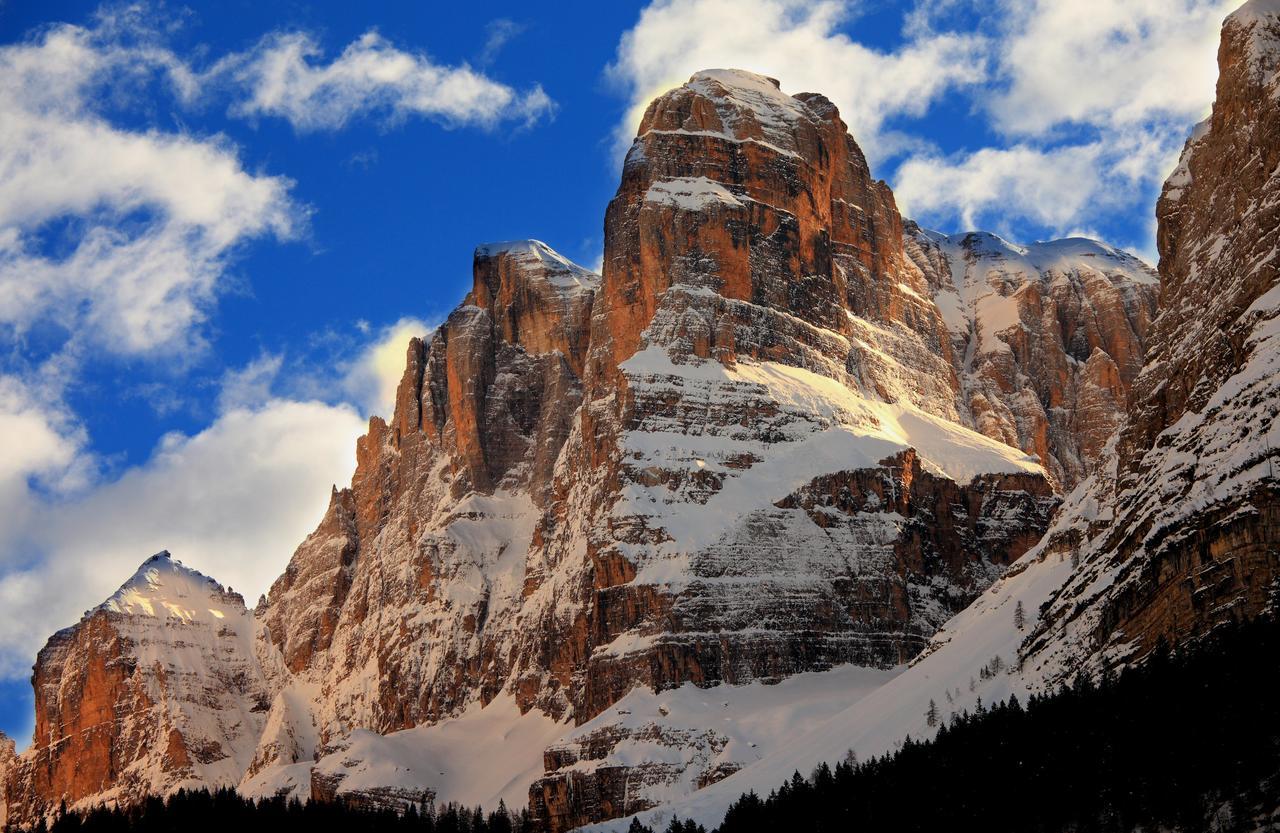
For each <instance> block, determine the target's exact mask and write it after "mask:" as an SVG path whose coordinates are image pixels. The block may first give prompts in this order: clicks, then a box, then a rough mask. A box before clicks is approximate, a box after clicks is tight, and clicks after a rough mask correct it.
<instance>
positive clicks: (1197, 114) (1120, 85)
mask: <svg viewBox="0 0 1280 833" xmlns="http://www.w3.org/2000/svg"><path fill="white" fill-rule="evenodd" d="M1237 5H1239V0H1072V2H1069V3H1064V2H1060V0H1032V2H1026V0H1018V2H1013V0H1005V2H1004V4H1003V11H1004V17H1003V19H1004V21H1005V23H1004V28H1005V31H1004V33H1003V36H1002V37H1001V38H999V39H998V40H997V41H996V44H997V51H998V55H997V62H998V66H999V71H1000V75H1001V76H1002V77H1003V78H1004V79H1006V81H1007V87H1006V88H1005V89H1004V91H1003V92H1002V93H1001V94H999V95H996V96H993V97H992V98H991V99H990V105H989V106H990V111H991V113H992V115H993V117H994V120H995V124H996V126H997V127H999V128H1000V129H1002V130H1005V131H1007V132H1010V133H1015V134H1029V135H1038V134H1043V133H1046V132H1048V131H1050V130H1052V129H1053V128H1055V127H1057V126H1058V125H1060V124H1064V123H1081V124H1089V125H1096V126H1099V127H1106V128H1120V127H1128V126H1134V125H1142V124H1145V123H1147V122H1148V121H1149V120H1150V119H1152V118H1153V117H1167V116H1170V115H1172V116H1175V117H1180V118H1181V119H1182V120H1183V121H1185V120H1187V119H1190V120H1191V121H1192V122H1195V121H1198V120H1199V119H1200V118H1201V117H1202V116H1203V114H1204V113H1205V111H1206V110H1207V108H1208V106H1209V104H1210V102H1212V100H1213V88H1214V82H1215V80H1216V79H1217V77H1218V72H1217V64H1216V62H1215V56H1216V54H1217V46H1218V32H1219V29H1220V28H1221V25H1222V20H1223V18H1224V17H1226V15H1227V14H1228V13H1229V12H1230V11H1231V10H1232V9H1233V8H1234V7H1235V6H1237Z"/></svg>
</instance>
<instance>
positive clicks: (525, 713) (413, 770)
mask: <svg viewBox="0 0 1280 833" xmlns="http://www.w3.org/2000/svg"><path fill="white" fill-rule="evenodd" d="M1157 291H1158V285H1157V282H1156V279H1155V277H1154V275H1153V273H1152V272H1151V271H1150V270H1149V269H1147V268H1146V267H1145V266H1143V265H1142V264H1141V263H1140V262H1138V261H1137V260H1136V259H1134V258H1132V257H1131V256H1129V255H1126V254H1124V253H1122V252H1119V251H1118V250H1115V249H1112V248H1110V247H1108V246H1105V245H1103V244H1099V243H1095V242H1092V241H1085V240H1078V239H1076V240H1067V241H1056V242H1051V243H1040V244H1034V245H1031V246H1017V245H1014V244H1012V243H1008V242H1005V241H1002V240H1000V239H999V238H996V237H994V236H992V235H986V234H980V233H974V234H969V235H961V236H955V237H949V236H945V235H940V234H936V233H932V232H928V231H925V230H922V229H920V228H918V227H917V226H915V225H914V224H912V223H910V222H909V221H904V220H903V219H902V218H901V216H900V215H899V213H898V210H897V208H896V205H895V203H894V199H893V195H892V193H891V192H890V190H889V188H888V187H887V186H886V185H885V184H884V183H883V182H878V181H875V180H873V179H872V177H871V174H870V171H869V169H868V166H867V163H866V160H865V158H864V156H863V154H862V152H861V150H860V149H859V148H858V146H857V144H856V143H855V142H854V140H853V139H852V138H851V137H850V136H849V135H848V133H847V130H846V127H845V125H844V123H843V122H842V121H841V120H840V117H839V114H838V113H837V111H836V109H835V107H834V106H833V105H832V104H831V103H830V102H829V101H828V100H827V99H826V98H824V97H822V96H821V95H817V94H813V93H802V94H799V95H796V96H791V95H787V94H785V93H783V92H782V91H781V89H780V86H779V84H778V82H777V81H774V80H772V79H768V78H764V77H762V76H758V75H753V74H751V73H746V72H742V71H736V70H709V71H705V72H700V73H697V74H695V75H694V76H693V77H692V78H691V79H690V80H689V82H688V83H686V84H684V85H682V86H680V87H677V88H676V89H674V90H671V91H669V92H667V93H665V94H664V95H662V96H661V97H659V98H658V99H656V100H655V101H654V102H653V103H652V104H651V105H650V107H649V109H648V111H647V112H646V113H645V115H644V118H643V120H642V123H641V126H640V129H639V132H638V136H637V138H636V141H635V143H634V144H633V146H632V148H631V150H630V152H629V153H628V155H627V158H626V162H625V164H624V166H623V171H622V180H621V183H620V185H619V188H618V192H617V195H616V196H615V197H614V199H613V200H612V201H611V203H610V204H609V207H608V210H607V212H606V215H605V255H604V267H603V274H602V275H595V274H593V273H592V272H590V271H588V270H585V269H583V268H581V267H579V266H577V265H575V264H573V263H571V262H569V261H568V260H566V259H565V258H563V257H561V256H560V255H558V254H556V253H555V252H554V251H552V250H551V249H550V248H549V247H547V246H546V245H544V244H542V243H540V242H537V241H516V242H508V243H500V244H491V245H487V246H481V247H480V248H478V249H477V250H476V253H475V259H474V268H473V288H472V290H471V292H470V293H469V294H468V296H467V297H466V299H465V300H464V302H463V304H462V305H461V306H459V307H458V308H457V309H456V310H454V312H453V313H452V314H451V315H450V316H449V318H448V319H447V320H446V322H445V323H444V324H442V325H441V326H440V327H439V328H438V329H437V330H436V331H435V332H433V333H432V334H431V335H430V336H429V337H427V338H424V339H414V340H413V341H412V342H411V343H410V344H409V345H408V350H407V356H406V368H405V373H404V376H403V378H402V380H401V383H400V385H399V388H398V391H397V396H396V405H395V410H394V413H393V414H392V415H391V417H390V419H387V420H384V419H382V418H379V417H374V418H373V419H371V420H370V423H369V430H368V432H367V433H366V435H365V436H364V437H362V438H361V439H360V441H359V443H358V445H357V467H356V471H355V474H354V476H353V478H352V482H351V485H350V487H348V488H345V489H334V490H333V492H332V497H331V500H330V504H329V507H328V510H327V511H326V513H325V516H324V518H323V519H322V521H321V523H320V524H319V526H318V527H317V529H316V531H315V532H313V533H312V534H311V535H310V536H309V537H308V538H307V539H306V540H305V541H304V542H303V543H302V544H301V545H300V546H299V547H298V549H297V551H296V552H295V553H294V554H293V557H292V558H291V560H290V562H289V564H288V567H287V568H286V570H285V572H284V574H283V575H282V576H281V577H280V578H279V579H278V580H277V581H276V582H275V583H274V584H273V586H272V587H271V590H270V592H269V593H268V594H267V596H266V598H265V599H264V600H263V601H262V602H260V603H259V605H258V606H257V607H256V608H255V610H254V611H253V612H252V614H250V613H248V612H247V611H245V609H244V606H243V604H242V603H241V602H240V601H239V598H238V597H234V596H233V595H232V594H230V593H227V592H225V591H222V589H221V588H220V587H218V586H217V585H216V584H214V583H212V582H211V581H209V580H207V579H205V578H204V577H203V576H199V575H198V574H195V573H193V572H191V571H189V570H187V569H186V568H182V567H181V566H180V565H177V563H176V562H173V561H172V560H170V559H168V558H167V557H158V558H157V559H155V560H153V561H150V562H147V564H144V565H143V568H142V570H141V571H140V572H139V575H138V576H135V577H134V578H133V579H131V580H130V582H129V583H126V585H125V587H124V588H122V590H121V591H120V593H117V594H116V596H113V597H112V600H108V602H107V603H106V604H105V605H104V606H102V607H100V608H98V609H97V610H95V611H91V612H90V613H89V614H87V615H86V618H85V619H84V620H82V621H81V622H80V624H78V625H76V626H75V627H73V628H71V629H68V630H67V631H63V632H61V633H59V634H57V635H55V636H54V637H53V638H52V639H51V640H50V643H49V645H48V646H46V648H45V649H44V650H43V651H42V652H41V654H40V656H39V657H38V659H37V663H36V670H35V677H34V680H35V685H36V701H37V738H36V743H35V744H34V745H33V747H32V748H31V749H29V750H28V751H26V752H24V753H23V754H22V755H21V756H19V758H18V760H17V762H16V763H15V764H14V765H13V767H12V768H11V769H10V774H9V775H8V776H7V777H6V779H5V795H6V797H7V800H8V802H9V806H10V811H11V815H12V816H13V817H14V818H16V819H19V820H32V819H35V818H37V817H38V816H40V815H43V814H48V813H49V812H51V811H53V810H55V809H56V808H57V807H58V805H59V804H60V803H61V802H62V801H64V800H65V801H67V802H68V803H69V804H72V805H77V804H78V805H80V806H85V805H89V804H92V803H95V802H99V801H119V802H132V801H136V800H137V799H138V798H139V797H140V796H142V795H143V794H147V793H165V792H168V791H171V790H173V789H176V788H178V787H181V786H184V785H195V784H206V785H211V786H212V785H222V784H236V785H238V786H239V788H240V789H241V790H242V791H243V792H245V793H247V794H250V795H265V794H276V793H280V792H287V793H291V794H294V795H299V796H302V797H308V796H315V797H319V798H335V797H341V798H344V799H346V800H350V801H355V802H361V803H365V804H370V805H374V806H384V805H388V804H391V805H396V804H404V803H422V802H424V801H433V800H437V799H439V800H458V799H465V800H467V801H468V802H482V803H485V804H488V805H490V806H492V805H494V804H496V802H497V800H498V799H499V798H503V799H504V800H507V801H508V802H515V801H522V800H523V799H525V798H527V800H528V801H529V802H530V804H531V806H532V808H533V810H534V812H535V814H536V815H537V816H538V817H539V820H540V822H541V823H542V824H543V825H545V826H546V827H547V828H548V829H549V830H553V831H559V830H563V829H566V828H568V827H570V826H573V825H577V824H582V823H587V822H595V821H600V820H603V819H607V818H611V817H617V816H622V815H625V814H629V813H632V812H636V811H638V810H644V809H647V808H651V807H653V806H655V805H657V804H659V803H661V802H663V801H668V800H671V799H673V798H678V797H679V796H681V795H684V794H686V793H687V792H689V791H691V790H693V789H695V788H698V787H705V790H704V792H705V791H706V790H712V789H714V787H716V786H719V784H717V783H716V782H721V783H723V784H733V783H736V782H740V779H741V776H742V775H744V774H745V773H746V772H747V771H748V770H749V769H751V768H752V767H754V766H755V765H756V762H757V759H761V758H765V757H767V755H766V753H770V754H772V753H775V752H776V753H779V754H781V753H782V752H784V751H785V749H787V748H789V746H790V744H791V743H792V740H791V739H790V737H789V735H791V734H792V733H793V732H794V731H795V730H796V729H797V728H798V727H801V726H809V727H813V728H814V729H815V730H816V729H817V727H818V726H819V725H820V724H822V723H823V722H824V721H826V720H828V719H835V718H836V717H837V716H838V715H839V714H840V713H841V711H842V709H844V708H846V707H847V706H848V705H849V703H850V702H851V700H852V698H854V697H862V698H863V699H864V700H866V701H872V700H873V698H877V697H878V696H879V694H880V692H881V691H883V690H885V689H886V688H889V687H891V686H894V685H897V684H898V681H899V680H900V679H902V678H903V677H904V676H906V675H907V674H910V673H912V672H907V674H901V673H900V672H901V666H902V664H903V663H905V662H907V661H909V660H911V659H912V658H913V657H916V656H917V655H918V654H919V653H920V652H921V651H922V650H926V649H927V648H928V646H930V645H931V644H933V645H936V644H937V643H936V636H935V635H936V634H937V632H938V630H939V628H940V627H942V626H943V625H944V623H946V622H947V621H948V620H950V619H952V617H953V616H955V615H956V614H961V617H963V616H965V615H968V611H969V610H971V609H973V608H972V605H973V604H974V603H975V600H978V601H977V604H978V605H979V606H981V605H982V603H983V600H985V599H986V598H987V597H988V596H987V594H986V593H984V591H987V589H988V588H989V587H990V586H991V585H992V583H993V582H995V581H996V580H997V579H998V578H999V577H1000V576H1001V575H1002V574H1004V573H1005V571H1006V568H1007V567H1008V565H1010V564H1013V563H1015V562H1018V559H1020V558H1021V557H1022V556H1023V555H1024V553H1026V552H1027V551H1028V550H1029V549H1030V548H1032V547H1033V546H1035V545H1036V544H1037V542H1038V541H1040V540H1041V538H1042V536H1043V535H1044V533H1045V532H1046V530H1047V529H1048V528H1049V526H1050V522H1051V517H1052V516H1053V513H1054V511H1055V509H1056V507H1057V506H1058V505H1059V503H1060V493H1061V491H1062V490H1063V489H1064V488H1066V487H1067V486H1070V485H1072V484H1074V483H1076V482H1077V481H1079V480H1081V479H1082V478H1090V477H1094V476H1095V475H1096V473H1097V472H1098V471H1099V470H1102V469H1105V466H1106V464H1107V463H1108V462H1109V460H1110V458H1109V457H1108V456H1107V455H1106V454H1105V452H1104V451H1103V450H1102V445H1101V444H1100V443H1101V439H1100V438H1101V437H1102V436H1103V435H1104V434H1105V433H1106V432H1109V431H1110V430H1111V428H1112V427H1113V426H1114V425H1115V424H1117V423H1118V422H1119V420H1120V415H1121V414H1122V413H1123V412H1124V409H1125V408H1132V405H1131V403H1130V400H1131V399H1132V398H1133V396H1134V395H1135V392H1136V391H1139V390H1140V380H1141V376H1140V374H1139V373H1138V368H1139V367H1140V366H1141V365H1142V362H1143V357H1144V356H1145V354H1146V351H1147V341H1148V338H1149V337H1150V333H1151V330H1152V326H1153V325H1152V319H1153V315H1154V304H1155V298H1156V294H1157ZM1041 461H1043V462H1044V463H1045V465H1044V466H1042V465H1041ZM1055 490H1056V491H1055ZM1018 563H1022V562H1018ZM144 601H145V604H144ZM215 611H216V613H215ZM962 611H963V613H962ZM931 640H933V642H931ZM1010 656H1011V655H1010ZM202 681H203V682H202ZM709 689H710V690H714V692H715V693H714V698H715V699H714V700H708V699H707V698H709V697H712V696H713V695H712V694H710V693H709V691H708V690H709ZM715 702H719V703H722V704H730V705H722V706H721V710H720V711H717V712H716V713H717V714H721V713H722V716H721V717H720V718H718V719H713V718H712V717H711V711H709V707H708V704H709V703H711V704H714V703H715ZM478 737H484V738H488V739H493V738H500V739H502V740H503V741H504V743H503V744H501V745H498V744H494V745H493V746H492V748H490V746H489V745H486V743H487V741H486V742H481V741H478V740H476V738H478ZM833 737H834V736H833ZM544 750H545V755H544ZM739 770H742V772H739ZM734 773H738V774H737V775H735V774H734ZM787 774H789V772H788V773H787ZM531 785H532V786H531ZM709 785H710V786H709Z"/></svg>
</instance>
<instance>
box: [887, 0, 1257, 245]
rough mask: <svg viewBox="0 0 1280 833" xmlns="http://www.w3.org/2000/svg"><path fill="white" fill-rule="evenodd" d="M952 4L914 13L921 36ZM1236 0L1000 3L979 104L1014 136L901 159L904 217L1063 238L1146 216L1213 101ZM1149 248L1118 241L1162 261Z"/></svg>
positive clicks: (1148, 231) (1149, 231)
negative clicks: (1221, 37)
mask: <svg viewBox="0 0 1280 833" xmlns="http://www.w3.org/2000/svg"><path fill="white" fill-rule="evenodd" d="M956 5H957V3H956V0H950V2H944V3H942V4H941V5H940V6H937V7H930V6H929V4H923V5H921V6H920V7H918V9H917V12H918V18H919V19H918V20H917V22H918V23H921V24H922V25H924V26H930V25H933V23H934V22H938V21H943V20H946V19H948V17H949V16H950V17H952V18H954V16H955V13H956V9H955V6H956ZM1235 5H1238V0H1074V1H1073V2H1071V3H1063V2H1057V0H1033V1H1032V2H1012V0H1006V2H1004V3H1003V6H1002V11H1003V14H1002V15H1000V16H998V17H997V18H995V19H996V20H998V21H999V23H998V25H997V26H996V27H995V30H996V31H995V33H994V34H993V35H992V36H991V38H990V39H989V41H988V43H989V44H990V46H991V50H992V52H991V63H992V66H993V67H995V72H994V75H993V79H992V82H991V84H990V85H989V86H988V87H987V88H986V89H984V91H983V93H982V95H981V98H980V100H979V101H977V102H975V104H976V105H977V106H976V109H977V111H978V112H984V113H986V114H987V115H988V116H989V118H990V122H989V127H990V128H991V130H992V131H994V132H995V133H997V134H998V135H1001V136H1005V137H1010V138H1011V140H1012V144H1003V143H1002V144H997V145H993V146H989V147H983V148H977V149H973V150H969V151H966V152H961V153H957V154H954V155H952V156H948V157H943V156H939V155H937V154H936V153H928V152H925V153H921V154H917V155H915V156H913V157H912V158H910V159H909V160H907V161H905V162H904V163H903V164H902V165H901V166H900V167H899V168H898V171H897V173H896V176H895V182H894V190H895V193H896V194H897V195H898V197H899V200H900V203H901V205H902V206H903V207H904V210H905V211H907V212H909V213H911V214H913V215H914V216H915V217H916V218H917V219H919V220H921V221H923V222H925V223H928V224H931V225H938V226H942V227H950V228H954V227H955V225H954V224H955V223H957V222H958V223H960V224H961V226H962V227H963V228H965V229H972V228H984V227H985V228H993V229H994V230H996V231H1001V232H1002V233H1009V229H1010V228H1011V227H1013V226H1017V225H1020V226H1022V227H1023V228H1024V229H1025V228H1027V227H1030V228H1032V229H1034V230H1037V231H1039V232H1041V233H1048V234H1055V235H1061V234H1064V233H1068V232H1069V231H1070V230H1072V229H1075V228H1079V227H1081V226H1088V227H1106V226H1107V221H1108V220H1115V219H1117V218H1127V219H1128V220H1129V221H1130V223H1132V222H1133V221H1134V220H1137V219H1140V218H1143V217H1149V216H1150V215H1151V213H1152V210H1153V209H1152V205H1153V202H1154V199H1155V195H1156V193H1158V191H1159V187H1160V184H1161V182H1162V181H1163V179H1164V177H1165V176H1166V175H1167V173H1168V172H1169V171H1170V170H1171V169H1172V167H1173V165H1174V164H1175V162H1176V160H1177V155H1178V152H1179V150H1180V149H1181V147H1182V143H1183V141H1184V139H1185V138H1186V136H1187V134H1188V132H1189V131H1190V128H1191V126H1192V124H1194V123H1195V122H1196V121H1198V120H1199V119H1200V118H1202V117H1203V116H1204V115H1205V114H1206V113H1207V112H1208V109H1209V107H1210V105H1211V103H1212V100H1213V89H1214V82H1215V79H1216V78H1217V65H1216V61H1215V56H1216V53H1217V43H1218V31H1219V28H1220V26H1221V22H1222V19H1223V17H1224V16H1225V15H1226V14H1227V13H1228V12H1229V11H1230V10H1231V8H1232V7H1234V6H1235ZM1153 228H1154V227H1153V226H1152V225H1150V224H1148V225H1146V226H1145V227H1144V229H1145V231H1144V232H1143V234H1144V235H1145V236H1146V238H1147V239H1139V240H1121V241H1113V242H1119V243H1125V244H1130V245H1134V246H1135V247H1136V248H1138V249H1140V250H1141V251H1142V252H1143V254H1144V255H1146V256H1147V257H1151V256H1152V255H1153V254H1154V231H1153Z"/></svg>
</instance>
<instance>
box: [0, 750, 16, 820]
mask: <svg viewBox="0 0 1280 833" xmlns="http://www.w3.org/2000/svg"><path fill="white" fill-rule="evenodd" d="M17 748H18V747H17V744H15V743H14V742H13V738H11V737H9V736H8V735H6V734H5V733H4V732H0V785H3V784H4V783H5V781H6V780H7V778H8V775H9V770H10V768H11V767H12V766H13V762H14V761H15V760H16V759H17V757H18V754H17ZM8 820H9V802H8V798H7V797H6V796H5V794H4V791H3V790H2V789H0V826H3V825H5V824H7V823H8Z"/></svg>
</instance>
